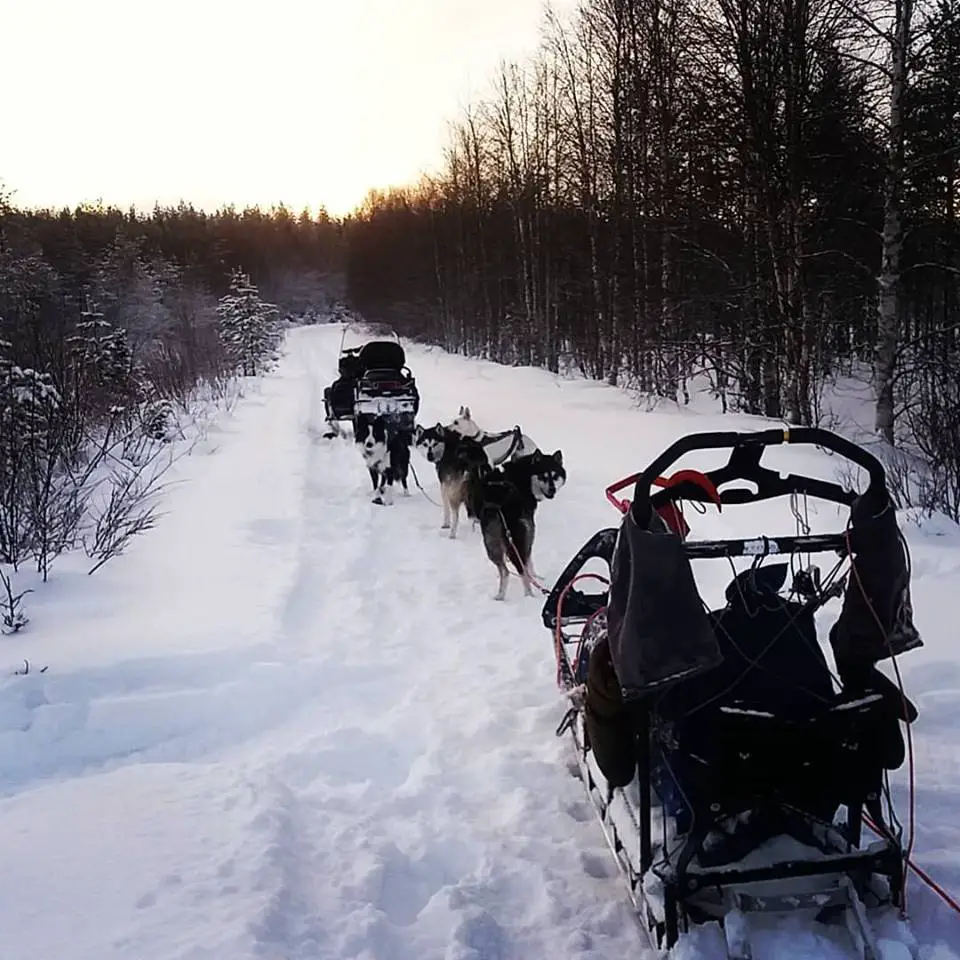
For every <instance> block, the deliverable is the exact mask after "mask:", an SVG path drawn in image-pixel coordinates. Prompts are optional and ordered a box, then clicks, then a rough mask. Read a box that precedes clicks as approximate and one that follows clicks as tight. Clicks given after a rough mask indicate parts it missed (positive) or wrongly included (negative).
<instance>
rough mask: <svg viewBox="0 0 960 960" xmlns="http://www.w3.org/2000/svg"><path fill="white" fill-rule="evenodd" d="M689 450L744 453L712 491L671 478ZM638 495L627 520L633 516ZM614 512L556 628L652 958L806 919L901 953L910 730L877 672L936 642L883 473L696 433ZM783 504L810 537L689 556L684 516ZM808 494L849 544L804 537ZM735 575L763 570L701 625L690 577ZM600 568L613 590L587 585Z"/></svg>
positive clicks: (739, 436) (743, 955) (839, 444)
mask: <svg viewBox="0 0 960 960" xmlns="http://www.w3.org/2000/svg"><path fill="white" fill-rule="evenodd" d="M785 443H790V444H808V445H816V446H819V447H822V448H825V449H826V450H828V451H831V452H833V453H835V454H839V455H840V456H842V457H844V458H846V459H847V460H849V461H851V462H852V463H853V464H855V465H856V466H858V467H860V468H862V469H863V470H864V471H866V474H867V476H868V477H869V484H868V485H867V488H866V489H865V490H864V491H863V492H862V493H858V492H856V491H851V490H846V489H844V488H843V487H841V486H839V485H838V484H835V483H831V482H828V481H825V480H819V479H815V478H813V477H808V476H797V475H788V476H783V475H781V473H780V472H779V471H777V470H772V469H769V468H767V467H765V466H763V465H762V464H761V459H762V456H763V453H764V451H765V450H766V449H767V448H769V447H773V446H777V445H780V444H785ZM694 450H698V451H703V450H717V451H721V450H729V451H730V455H729V459H728V461H727V463H726V464H725V465H723V466H720V467H719V468H717V469H715V470H711V471H708V472H706V473H698V472H696V471H689V470H687V471H682V472H681V473H679V474H675V475H674V476H673V477H669V478H666V479H664V478H663V477H662V476H661V474H662V473H664V472H665V471H667V470H668V469H669V467H670V466H671V465H672V464H674V463H675V462H676V461H677V460H678V459H679V458H680V457H682V456H684V455H685V454H687V453H689V452H691V451H694ZM735 481H736V482H739V483H738V484H737V485H733V486H727V485H729V484H732V483H734V482H735ZM744 482H746V483H748V484H750V485H751V487H752V488H748V487H746V486H745V485H744ZM630 484H633V485H634V492H633V500H632V502H628V501H620V500H619V499H618V498H617V497H616V493H617V491H619V490H621V489H623V488H624V487H625V486H627V485H630ZM653 486H657V487H660V489H659V490H657V491H656V492H652V490H651V488H652V487H653ZM607 495H608V498H609V499H610V500H611V502H612V503H614V504H615V505H616V506H617V507H618V508H619V509H621V512H622V513H623V520H622V523H621V524H620V526H619V527H618V528H613V527H611V528H609V529H605V530H601V531H599V532H598V533H596V534H595V535H594V536H593V537H592V538H591V539H590V540H589V541H588V542H587V543H586V544H585V545H584V546H583V547H582V548H581V549H580V551H578V553H577V554H576V556H574V557H573V559H572V560H571V561H570V563H569V564H568V565H567V568H566V569H565V570H564V571H563V573H562V574H561V576H560V577H559V579H558V580H557V583H556V584H555V585H554V587H553V589H552V591H551V593H550V595H549V596H548V598H547V600H546V603H545V605H544V608H543V614H542V616H543V623H544V625H545V626H546V627H547V629H549V630H550V631H551V634H552V635H553V637H554V643H555V652H556V658H557V680H558V684H559V685H560V686H561V687H562V688H563V689H564V690H565V691H566V692H567V693H568V695H569V698H570V702H571V707H570V710H569V711H568V713H567V714H566V716H565V717H564V719H563V722H562V723H561V725H560V727H559V728H558V731H557V732H558V735H563V734H565V733H568V732H569V734H570V735H571V736H572V739H573V744H574V747H575V751H576V761H577V768H578V774H579V776H580V777H581V778H582V779H583V782H584V784H585V786H586V789H587V792H588V795H589V797H590V800H591V802H592V804H593V806H594V808H595V810H596V812H597V814H598V817H599V819H600V823H601V826H602V828H603V832H604V836H605V838H606V840H607V842H608V844H609V846H610V848H611V851H612V852H613V855H614V857H615V859H616V861H617V864H618V866H619V868H620V870H621V872H622V873H623V875H624V877H625V879H626V882H627V888H628V891H629V895H630V898H631V900H632V902H633V905H634V907H635V908H636V911H637V913H638V917H639V919H640V921H641V923H642V925H643V928H644V930H645V931H646V932H647V933H648V935H649V936H650V939H651V944H652V945H653V946H654V947H655V948H656V949H659V950H668V949H669V948H671V947H672V946H673V945H674V944H675V943H677V941H678V938H679V937H680V936H681V934H683V933H685V932H686V931H689V930H691V929H693V928H694V927H696V926H699V927H700V928H701V929H706V928H704V927H703V925H704V924H707V923H709V922H710V921H718V922H719V924H720V928H717V927H716V926H715V927H714V931H718V930H719V929H722V931H723V937H724V939H725V941H726V949H727V954H728V956H730V957H732V958H736V960H747V958H750V957H751V956H752V955H753V954H752V951H753V944H752V939H753V937H752V934H753V933H755V932H757V933H762V931H763V929H764V925H765V924H766V925H767V927H769V925H770V924H771V923H773V922H775V920H776V919H777V918H779V915H781V914H784V913H790V914H793V915H797V914H798V912H799V913H800V914H802V915H805V916H808V917H809V919H810V923H811V929H812V930H813V931H814V932H815V933H817V934H822V935H823V936H824V937H826V938H828V939H830V940H838V938H839V942H840V943H843V944H844V952H845V953H848V951H849V945H850V943H851V942H852V944H853V946H854V947H855V952H856V955H857V956H860V957H863V958H865V960H874V958H875V960H880V958H881V956H882V954H881V952H880V946H879V936H878V932H877V931H878V924H880V923H883V924H886V926H887V929H886V930H885V934H884V935H885V937H887V938H889V937H890V936H893V937H894V938H898V937H899V934H898V933H896V932H894V933H892V934H891V932H890V931H891V930H893V931H896V930H898V929H899V924H898V923H897V920H896V909H895V908H896V907H898V906H899V905H900V904H901V902H902V896H903V889H904V867H905V854H904V850H903V847H902V841H901V831H900V828H899V824H898V821H897V819H896V813H895V811H894V810H893V807H892V804H891V803H890V800H889V790H888V789H887V788H886V777H887V774H888V772H889V771H890V770H894V769H897V768H899V767H900V766H901V765H902V764H903V763H904V760H905V756H906V743H907V742H908V741H905V739H904V732H905V730H906V729H907V725H908V724H909V723H912V721H913V720H914V719H916V716H917V713H916V709H915V708H914V706H913V704H912V703H910V701H909V700H908V699H907V698H906V696H905V695H904V693H903V691H902V689H900V688H899V687H898V686H897V685H896V684H894V683H893V682H892V681H890V680H889V679H888V678H887V677H886V676H885V675H884V674H883V673H882V672H881V671H880V670H879V669H877V664H878V663H879V662H881V661H884V660H893V661H894V663H895V658H896V657H897V656H898V655H900V654H902V653H904V652H906V651H908V650H911V649H914V648H916V647H918V646H920V645H921V640H920V638H919V635H918V634H917V631H916V629H915V627H914V625H913V620H912V609H911V605H910V591H909V574H908V567H907V558H906V553H905V546H904V544H903V541H902V537H901V535H900V531H899V528H898V526H897V523H896V517H895V512H894V508H893V505H892V503H891V500H890V497H889V494H888V491H887V487H886V479H885V475H884V470H883V467H882V466H881V464H880V463H879V461H877V460H876V458H874V457H873V456H872V455H870V454H869V453H867V452H866V451H865V450H863V449H861V448H860V447H858V446H857V445H855V444H853V443H850V442H849V441H847V440H845V439H844V438H842V437H839V436H837V435H835V434H833V433H830V432H828V431H824V430H819V429H795V430H790V431H787V430H767V431H762V432H758V433H702V434H693V435H690V436H687V437H683V438H681V439H680V440H678V441H677V442H676V443H674V444H673V445H672V446H671V447H670V448H669V449H667V450H666V451H665V452H664V453H663V454H661V455H660V456H659V457H657V459H656V460H654V462H653V463H652V464H651V465H650V466H649V467H647V469H646V470H644V471H643V472H641V473H639V474H636V475H635V476H633V477H630V478H628V479H627V480H625V481H621V482H620V483H618V484H614V485H613V486H612V487H610V488H609V489H608V491H607ZM779 497H789V498H790V501H791V506H792V507H793V508H794V515H795V516H796V517H797V520H798V525H800V526H801V529H800V530H799V531H798V533H797V534H795V535H791V536H776V537H770V536H756V537H753V538H748V539H737V540H713V541H700V542H697V541H690V540H687V535H688V533H689V527H688V526H687V524H686V521H685V520H684V518H683V515H682V512H681V509H680V506H679V505H680V503H681V502H682V501H687V502H693V503H695V504H710V503H713V504H715V505H716V506H717V507H718V508H719V509H721V510H726V509H727V508H728V507H736V506H740V505H750V504H753V503H757V502H760V501H764V500H770V499H774V498H779ZM808 497H811V498H817V499H821V500H826V501H830V502H832V503H835V504H839V505H841V506H843V507H845V508H847V509H848V510H849V520H848V522H847V523H846V525H845V528H844V529H842V530H840V531H838V532H836V533H833V534H823V535H811V534H810V533H809V532H807V530H808V528H807V529H804V527H805V524H802V523H801V520H802V517H801V514H800V513H799V511H798V509H797V504H798V502H799V498H808ZM701 509H702V508H701ZM830 553H832V554H835V555H836V556H837V557H838V558H839V562H838V563H837V564H836V566H835V567H834V568H833V569H832V570H831V571H829V572H828V573H826V574H824V575H823V576H821V574H820V572H819V569H818V568H816V567H813V566H807V567H806V568H801V567H800V565H799V564H797V562H796V560H797V559H798V558H799V557H800V556H802V555H807V556H811V555H813V554H830ZM738 557H748V558H752V564H751V565H750V566H749V567H747V569H745V570H741V571H740V572H739V573H736V575H735V576H734V578H733V580H732V581H731V583H730V584H729V585H728V586H727V589H726V594H725V601H726V602H725V604H724V605H723V606H721V607H720V608H718V609H714V610H706V609H705V607H704V604H703V601H702V600H701V597H700V594H699V592H698V589H697V585H696V582H695V580H694V576H693V572H692V566H691V561H692V560H697V559H713V560H721V561H726V562H727V563H729V564H730V565H731V567H732V566H733V563H734V560H733V558H738ZM771 558H776V559H775V560H771ZM597 561H599V562H600V565H601V567H602V568H603V572H602V573H594V572H584V568H585V567H587V565H588V564H591V563H592V564H596V563H597ZM843 568H847V570H846V573H845V575H844V576H841V575H840V574H841V571H842V569H843ZM734 569H735V568H734ZM788 577H789V578H790V579H789V581H788ZM587 583H591V584H593V585H597V584H599V585H600V588H601V589H600V590H599V591H597V590H596V589H594V590H593V592H591V591H590V590H589V589H587V588H586V586H585V585H586V584H587ZM832 600H837V601H840V605H841V609H840V612H839V617H838V618H837V620H836V622H835V623H834V625H833V627H832V628H831V630H830V634H829V641H830V647H831V648H832V653H833V659H834V663H835V670H834V669H832V668H831V665H830V664H829V662H828V659H827V656H826V654H825V651H824V649H823V647H821V645H820V643H819V642H818V639H817V630H816V624H815V614H816V613H817V612H818V611H819V610H820V609H821V608H823V607H824V606H825V605H826V604H828V603H829V602H831V601H832ZM897 676H898V677H899V672H897ZM907 733H909V731H907ZM864 818H867V820H868V822H869V823H870V824H871V826H872V827H873V829H874V831H875V833H876V839H870V838H869V837H868V836H866V835H865V834H864V831H863V830H862V823H863V822H864ZM718 935H719V933H718ZM907 939H909V938H907ZM775 952H776V951H775Z"/></svg>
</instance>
